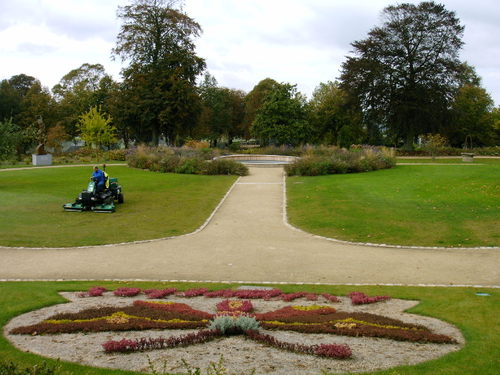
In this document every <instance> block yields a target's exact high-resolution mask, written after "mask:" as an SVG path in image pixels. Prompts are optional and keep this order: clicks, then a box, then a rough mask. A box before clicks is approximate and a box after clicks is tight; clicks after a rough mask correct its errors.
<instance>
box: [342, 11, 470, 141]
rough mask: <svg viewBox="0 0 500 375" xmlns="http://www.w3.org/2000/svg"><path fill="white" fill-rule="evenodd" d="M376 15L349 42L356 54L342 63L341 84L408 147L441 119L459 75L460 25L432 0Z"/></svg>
mask: <svg viewBox="0 0 500 375" xmlns="http://www.w3.org/2000/svg"><path fill="white" fill-rule="evenodd" d="M382 17H383V24H382V26H380V27H375V28H374V29H372V30H371V31H370V32H369V34H368V38H367V39H364V40H360V41H356V42H354V43H352V46H353V47H354V53H355V55H356V56H354V57H352V56H351V57H348V58H347V61H346V62H344V64H343V66H342V76H341V80H342V86H343V88H345V89H346V90H347V91H348V92H350V93H352V94H354V95H355V96H356V97H357V98H358V100H359V103H360V106H361V107H362V108H363V110H364V114H365V116H366V118H367V119H368V120H369V122H370V123H372V124H379V126H381V127H382V128H383V130H385V131H386V133H387V134H388V135H389V136H391V137H392V139H393V140H394V143H399V142H401V141H404V143H405V145H406V147H411V146H412V145H413V142H414V140H415V137H416V136H417V135H418V134H423V133H431V132H435V131H436V130H437V129H439V127H440V126H441V124H442V123H443V122H444V121H446V116H447V113H448V112H447V110H448V108H449V104H450V102H451V101H452V99H453V97H454V94H455V92H456V90H457V88H458V86H459V84H460V79H461V78H462V76H461V73H463V64H462V63H461V62H460V60H459V51H460V49H461V47H462V45H463V42H462V35H463V30H464V27H463V26H462V25H461V24H460V21H459V19H458V18H457V17H456V15H455V13H454V12H452V11H448V10H446V9H445V7H444V6H443V5H440V4H436V3H434V2H432V1H430V2H422V3H420V4H418V5H415V4H408V3H405V4H400V5H397V6H389V7H387V8H385V9H384V10H383V13H382Z"/></svg>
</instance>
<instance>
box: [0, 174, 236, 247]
mask: <svg viewBox="0 0 500 375" xmlns="http://www.w3.org/2000/svg"><path fill="white" fill-rule="evenodd" d="M107 171H108V173H109V175H110V176H111V177H117V178H118V179H119V183H120V184H121V185H122V187H123V192H124V196H125V203H124V204H123V205H118V206H117V211H116V212H115V213H113V214H104V213H101V214H99V213H93V212H81V213H80V212H65V211H64V210H63V208H62V205H63V204H64V203H70V202H71V203H72V202H74V201H75V199H76V197H77V195H78V193H79V192H81V191H82V190H83V189H85V188H86V187H87V183H88V180H89V177H90V175H91V172H92V168H91V167H90V166H89V167H69V168H50V169H40V168H33V169H29V170H22V171H2V172H0V245H3V246H32V247H34V246H44V247H59V246H61V247H66V246H85V245H97V244H107V243H117V242H127V241H135V240H145V239H153V238H161V237H167V236H175V235H180V234H184V233H189V232H191V231H193V230H195V229H196V228H198V227H199V226H200V225H201V224H203V222H204V221H205V220H206V219H207V218H208V216H209V215H210V213H211V212H212V211H213V209H214V208H215V207H216V206H217V204H218V203H219V201H220V200H221V199H222V197H223V196H224V194H225V193H226V192H227V190H228V189H229V187H230V186H231V184H232V183H233V182H234V181H235V179H236V177H233V176H197V175H180V174H162V173H151V172H148V171H143V170H137V169H132V168H128V167H124V166H109V167H108V168H107Z"/></svg>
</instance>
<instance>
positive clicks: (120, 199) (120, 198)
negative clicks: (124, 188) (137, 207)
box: [118, 193, 124, 203]
mask: <svg viewBox="0 0 500 375" xmlns="http://www.w3.org/2000/svg"><path fill="white" fill-rule="evenodd" d="M123 202H124V199H123V194H122V193H120V194H118V203H123Z"/></svg>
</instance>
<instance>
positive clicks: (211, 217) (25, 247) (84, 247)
mask: <svg viewBox="0 0 500 375" xmlns="http://www.w3.org/2000/svg"><path fill="white" fill-rule="evenodd" d="M114 165H117V164H114ZM120 165H126V164H120ZM71 166H72V167H73V166H75V167H76V166H78V167H81V166H82V165H71ZM85 166H87V165H85ZM42 168H45V167H42ZM49 168H51V167H49ZM52 168H54V167H52ZM24 169H30V168H24ZM240 179H241V177H238V178H237V179H236V181H234V182H233V184H232V185H231V187H230V188H229V189H228V191H227V192H226V194H224V196H223V197H222V199H221V200H220V201H219V203H218V204H217V206H216V207H215V208H214V209H213V211H212V213H211V214H210V216H209V217H208V218H207V219H206V220H205V222H204V223H203V224H202V225H201V226H200V227H198V228H197V229H195V230H194V231H193V232H189V233H185V234H180V235H178V236H169V237H161V238H153V239H150V240H138V241H130V242H118V243H110V244H103V245H89V246H69V247H28V246H1V245H0V249H22V250H67V249H94V248H99V247H114V246H125V245H140V244H145V243H151V242H158V241H165V240H170V239H174V238H182V237H188V236H193V235H195V234H197V233H199V232H201V231H202V230H203V229H205V228H206V227H207V225H208V224H210V222H211V221H212V219H213V217H214V216H215V214H216V213H217V212H218V211H219V209H220V207H221V206H222V205H223V204H224V202H225V201H226V199H227V197H228V196H229V195H230V194H231V192H232V191H233V189H234V187H235V186H236V185H237V184H238V182H239V181H240Z"/></svg>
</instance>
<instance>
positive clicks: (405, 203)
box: [287, 159, 500, 246]
mask: <svg viewBox="0 0 500 375" xmlns="http://www.w3.org/2000/svg"><path fill="white" fill-rule="evenodd" d="M287 181H288V182H287V189H288V213H289V218H290V222H291V223H292V224H293V225H296V226H298V227H301V228H303V229H304V230H306V231H308V232H311V233H315V234H319V235H323V236H327V237H333V238H338V239H343V240H349V241H360V242H371V243H385V244H398V245H421V246H499V245H500V214H499V208H500V207H499V198H500V184H499V182H500V160H498V159H490V160H489V161H488V163H487V164H484V165H473V166H471V165H466V166H461V165H459V166H453V165H449V166H447V165H445V166H433V165H424V166H397V167H395V168H393V169H388V170H380V171H376V172H369V173H358V174H346V175H330V176H319V177H290V178H288V180H287Z"/></svg>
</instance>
